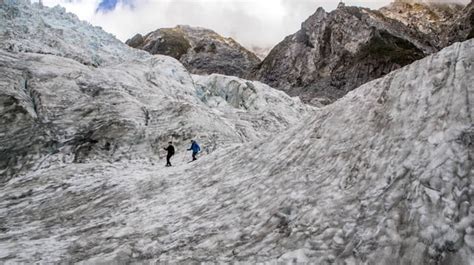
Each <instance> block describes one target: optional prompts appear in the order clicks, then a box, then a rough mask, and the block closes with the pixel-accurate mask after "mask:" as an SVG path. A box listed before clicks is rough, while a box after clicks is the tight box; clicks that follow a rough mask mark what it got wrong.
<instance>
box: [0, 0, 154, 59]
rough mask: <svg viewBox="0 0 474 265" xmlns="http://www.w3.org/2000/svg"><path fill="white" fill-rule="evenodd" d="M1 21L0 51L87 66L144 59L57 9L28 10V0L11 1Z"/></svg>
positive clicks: (100, 31)
mask: <svg viewBox="0 0 474 265" xmlns="http://www.w3.org/2000/svg"><path fill="white" fill-rule="evenodd" d="M0 19H1V21H2V24H0V40H1V41H0V48H1V49H2V50H7V51H11V52H32V53H41V54H53V55H57V56H61V57H66V58H70V59H73V60H76V61H78V62H80V63H83V64H86V65H90V66H100V65H103V64H114V63H117V62H124V61H129V60H134V59H138V58H145V57H146V53H145V52H141V51H137V50H133V49H128V47H126V46H125V45H122V43H121V42H120V41H119V40H118V39H116V38H115V37H114V36H113V35H111V34H109V33H107V32H105V31H103V30H102V29H101V28H100V27H93V26H91V25H90V24H89V23H87V22H84V21H80V20H79V19H78V18H77V16H76V15H74V14H72V13H67V12H66V10H65V9H64V8H62V7H60V6H56V7H54V8H46V7H44V8H41V7H40V6H39V5H38V4H35V8H31V7H30V3H29V1H28V0H10V1H7V2H6V3H5V4H3V5H2V8H1V9H0Z"/></svg>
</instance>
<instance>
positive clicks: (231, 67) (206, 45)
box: [126, 26, 260, 77]
mask: <svg viewBox="0 0 474 265" xmlns="http://www.w3.org/2000/svg"><path fill="white" fill-rule="evenodd" d="M126 43H127V44H128V45H129V46H131V47H134V48H138V49H143V50H145V51H147V52H149V53H151V54H163V55H168V56H172V57H174V58H176V59H178V60H179V61H180V62H181V63H183V65H184V66H185V67H186V68H187V69H188V70H189V71H190V72H191V73H194V74H212V73H217V74H224V75H232V76H238V77H244V76H246V75H247V74H248V73H249V72H250V71H251V70H252V69H253V68H254V67H255V66H256V65H258V64H259V63H260V59H258V57H257V56H256V55H255V54H253V53H252V52H250V51H248V50H247V49H245V48H244V47H242V46H241V45H240V44H238V43H237V42H236V41H235V40H233V39H232V38H224V37H222V36H220V35H219V34H217V33H215V32H214V31H212V30H208V29H204V28H198V27H190V26H177V27H175V28H164V29H158V30H156V31H153V32H150V33H148V34H147V35H145V36H141V35H140V34H137V35H135V36H134V37H133V38H132V39H130V40H128V41H127V42H126Z"/></svg>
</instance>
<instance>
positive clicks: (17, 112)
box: [0, 2, 312, 178]
mask: <svg viewBox="0 0 474 265" xmlns="http://www.w3.org/2000/svg"><path fill="white" fill-rule="evenodd" d="M0 10H1V11H0V12H1V14H3V16H2V17H0V18H1V25H7V26H6V27H4V31H5V32H8V34H7V35H4V40H5V41H4V42H2V44H4V46H2V47H3V50H1V51H0V62H1V64H0V68H1V70H2V76H0V82H1V84H2V91H1V95H0V97H1V101H2V102H3V105H2V108H0V112H1V113H2V115H5V117H8V119H4V120H2V121H1V123H2V127H1V129H0V132H1V133H2V134H1V135H2V137H1V138H0V143H1V146H2V153H1V158H2V163H1V164H0V170H1V171H0V172H2V173H3V175H6V176H8V178H9V177H11V176H13V175H15V174H17V173H18V172H20V171H21V170H24V169H25V168H30V167H32V166H35V165H36V166H37V163H46V164H48V162H47V161H50V160H64V161H74V162H84V161H86V160H96V159H105V160H106V161H116V160H120V159H138V158H142V159H149V158H150V157H154V156H157V155H158V156H159V155H160V154H159V151H160V150H161V149H162V146H161V145H163V144H164V143H167V142H168V140H174V141H176V144H177V145H178V146H179V145H181V144H183V143H185V142H186V144H187V141H189V140H190V139H192V138H197V139H198V140H199V141H200V142H201V144H203V146H204V147H205V149H206V151H208V152H211V151H213V150H214V149H215V148H217V147H218V146H222V145H228V144H235V143H242V142H245V141H249V140H255V139H259V137H267V136H268V134H269V133H272V132H276V131H279V130H283V129H285V128H288V127H289V126H290V125H292V124H294V123H295V122H297V121H298V120H299V119H300V118H301V117H303V116H304V115H306V114H308V113H310V112H312V108H310V107H307V106H305V105H304V104H302V103H301V102H300V101H299V100H298V99H292V98H290V97H288V96H286V95H285V94H284V93H282V92H278V91H276V90H273V89H271V88H270V87H268V86H266V85H263V84H261V83H258V82H247V81H245V82H244V81H241V80H239V79H235V78H229V81H225V82H224V81H219V82H222V84H220V83H218V84H215V82H216V80H226V79H227V77H224V76H221V77H217V76H210V77H196V78H199V80H200V82H202V83H205V82H206V79H207V78H210V79H212V81H213V82H214V87H213V88H212V89H213V90H214V92H216V93H217V92H218V90H221V91H224V90H225V89H226V88H225V87H222V86H226V85H227V84H229V85H231V86H232V88H229V89H228V90H229V91H227V92H225V91H224V92H223V93H220V94H215V95H214V96H213V99H212V100H214V101H216V100H217V99H216V97H218V96H219V95H222V96H226V97H228V96H229V95H230V93H232V95H231V96H232V98H231V100H234V101H235V100H238V104H242V106H245V107H246V109H244V108H236V109H235V110H232V111H231V110H230V109H231V108H227V111H226V112H223V111H222V110H219V109H216V108H214V106H213V105H209V104H208V103H204V102H203V100H206V99H207V98H206V95H205V94H203V93H205V92H207V90H206V88H203V87H200V88H199V89H197V88H196V87H195V85H194V81H193V79H192V77H191V75H190V74H189V72H187V71H186V69H185V68H184V67H183V66H182V65H181V64H180V63H179V62H178V61H177V60H175V59H173V58H171V57H166V56H152V55H150V54H148V53H145V52H137V51H135V50H134V49H132V48H129V47H127V46H126V45H124V44H123V43H121V42H119V41H117V40H116V39H114V38H113V37H112V36H111V35H109V34H106V33H104V32H102V31H101V30H100V29H97V28H93V27H91V26H90V25H87V24H85V23H83V22H80V21H78V20H77V19H76V18H75V17H73V16H71V15H70V14H67V13H64V12H62V11H60V10H59V9H58V8H53V9H47V8H44V9H43V8H40V7H39V5H29V4H28V3H26V2H19V3H18V4H14V5H4V6H2V8H1V9H0ZM58 10H59V11H58ZM11 14H14V15H11ZM31 14H36V15H31ZM12 20H13V22H12ZM37 21H55V23H50V24H47V26H46V24H44V23H43V24H37V25H36V26H34V27H33V29H30V27H32V25H33V24H34V22H37ZM21 29H23V30H21ZM25 31H28V32H29V33H28V34H27V35H26V34H24V32H25ZM58 31H61V32H63V33H62V35H63V36H71V38H65V41H64V42H61V45H58V46H54V47H53V48H51V47H49V44H50V43H49V42H48V41H47V40H45V38H46V36H52V35H54V34H55V33H56V32H58ZM96 32H100V34H97V36H96ZM81 38H83V39H86V41H84V42H81V41H80V39H81ZM89 39H91V40H90V41H87V40H89ZM102 41H103V42H104V43H105V44H104V45H98V43H101V42H102ZM76 43H77V48H75V46H74V45H75V44H76ZM9 44H12V45H14V47H16V48H12V46H10V45H9ZM96 44H97V45H96ZM19 47H21V48H19ZM49 48H51V51H49V50H48V49H49ZM89 55H93V56H92V57H94V58H97V59H98V61H100V62H101V63H100V64H93V63H91V61H88V60H89V59H90V58H92V57H88V56H89ZM262 100H265V101H262ZM223 101H225V99H224V100H223ZM255 104H258V105H255ZM236 107H239V106H236ZM257 108H258V109H257ZM286 112H288V116H286ZM241 116H244V117H245V120H243V119H241ZM260 126H261V127H260ZM262 129H265V130H262ZM44 159H46V160H47V161H43V160H44Z"/></svg>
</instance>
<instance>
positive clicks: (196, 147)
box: [188, 140, 201, 161]
mask: <svg viewBox="0 0 474 265" xmlns="http://www.w3.org/2000/svg"><path fill="white" fill-rule="evenodd" d="M191 150H192V151H193V161H195V160H196V155H197V153H199V151H201V147H199V145H198V144H197V143H196V141H194V140H191V147H190V148H189V149H188V151H191Z"/></svg>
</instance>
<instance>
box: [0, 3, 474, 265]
mask: <svg viewBox="0 0 474 265" xmlns="http://www.w3.org/2000/svg"><path fill="white" fill-rule="evenodd" d="M23 8H24V9H25V10H26V11H25V10H24V11H22V12H26V13H25V14H27V13H28V12H33V13H34V12H44V14H43V15H41V16H40V17H49V16H53V17H54V16H56V15H57V13H56V12H57V11H55V10H52V11H51V10H49V11H48V10H43V9H42V10H41V11H38V10H37V9H38V7H32V6H29V5H25V6H24V7H23ZM30 9H31V10H30ZM0 10H4V7H2V8H0ZM28 10H30V11H28ZM2 12H3V11H2ZM50 13H51V14H52V15H50ZM58 14H59V13H58ZM63 16H69V15H67V14H63V15H58V17H59V18H57V19H59V20H61V19H62V18H63ZM32 17H33V19H36V18H35V16H32ZM16 19H17V22H18V23H19V24H18V25H15V26H11V25H10V26H9V27H8V28H9V29H11V27H13V28H15V30H16V28H21V27H22V25H30V20H29V19H27V18H26V15H22V16H21V17H19V18H16ZM5 20H9V19H6V18H5V17H2V21H0V22H1V23H0V25H2V27H3V25H5V23H4V21H5ZM73 20H74V19H72V20H71V21H73ZM22 21H23V22H22ZM21 23H23V24H21ZM71 23H72V24H71V25H76V23H78V22H71ZM82 27H85V28H82ZM89 27H90V26H88V25H83V26H80V29H79V31H87V32H89V31H90V29H89ZM71 28H73V27H71V26H68V28H66V29H65V30H71ZM86 28H87V29H86ZM53 29H54V28H53ZM68 34H72V35H74V34H76V33H68ZM101 34H102V33H101ZM20 40H21V41H20ZM31 40H35V37H34V36H31ZM41 40H42V39H39V41H38V43H41ZM10 41H12V42H15V43H16V42H18V43H21V44H22V45H26V46H28V45H33V44H29V40H25V39H21V38H19V39H18V41H17V39H15V38H12V40H10ZM38 45H40V44H38ZM71 45H72V44H71ZM116 45H117V46H121V44H116ZM111 49H112V50H118V49H122V48H121V47H116V48H111ZM123 49H128V48H123ZM78 50H80V49H79V48H78ZM105 50H107V49H105ZM102 53H103V51H100V52H98V54H102ZM126 53H127V51H126ZM132 53H133V52H132ZM140 56H141V55H140ZM140 56H139V57H136V58H135V57H134V58H135V59H133V60H130V61H127V60H128V59H127V58H125V57H123V58H125V59H124V60H125V61H121V60H118V59H114V58H110V57H108V56H105V57H104V58H106V59H104V62H105V63H103V64H101V65H99V66H97V67H94V66H92V65H89V64H84V63H83V62H81V60H76V59H74V58H72V57H68V56H67V55H66V54H55V55H51V54H39V53H38V52H33V53H31V52H30V53H25V52H19V53H17V52H14V51H12V50H8V49H6V50H5V49H4V50H2V51H0V67H1V73H2V75H1V76H0V84H1V89H2V90H1V94H0V100H2V101H1V102H2V103H3V104H2V105H0V106H2V107H0V111H1V113H2V117H7V119H3V118H2V121H1V122H2V126H1V127H0V130H1V131H0V144H1V146H2V148H3V149H2V163H3V164H2V166H4V170H5V171H3V173H2V175H3V176H4V175H5V174H6V173H8V172H10V173H11V175H10V177H8V178H4V179H3V183H2V184H1V185H0V231H1V232H2V233H1V234H0V262H4V263H34V262H40V263H75V262H77V263H80V264H111V263H122V264H143V263H165V262H171V263H191V262H200V263H206V262H209V263H212V262H218V263H232V262H241V263H245V264H248V263H256V262H264V263H269V264H276V263H278V262H282V263H292V262H301V263H311V264H334V263H335V264H472V263H473V260H474V254H473V253H474V243H473V242H474V229H473V227H474V207H473V203H474V201H473V198H474V196H473V194H472V193H473V190H474V189H473V188H474V187H473V176H474V174H473V173H474V167H473V165H472V156H473V151H474V149H473V143H472V139H473V137H474V126H473V122H472V117H473V115H474V113H473V112H474V111H473V109H472V107H471V106H472V104H471V103H472V102H471V101H472V98H473V96H472V94H473V93H472V92H473V90H474V87H473V85H472V84H474V75H473V65H474V40H471V41H467V42H463V43H456V44H454V45H453V46H451V47H448V48H446V49H444V50H442V51H441V52H439V53H437V54H435V55H433V56H430V57H428V58H426V59H424V60H421V61H418V62H415V63H414V64H412V65H410V66H407V67H405V68H402V69H400V70H398V71H395V72H393V73H391V74H389V75H387V76H386V77H384V78H382V79H378V80H375V81H373V82H370V83H368V84H366V85H363V86H362V87H360V88H358V89H356V90H354V91H353V92H351V93H349V94H348V95H347V96H346V97H344V98H342V99H341V100H339V101H337V102H336V103H334V104H332V105H330V106H328V107H325V108H323V109H316V110H315V109H312V108H309V107H306V106H304V105H302V104H301V103H300V102H299V101H298V100H295V99H291V98H289V97H286V96H284V95H283V94H282V93H280V92H276V91H275V90H272V89H271V88H269V87H267V86H265V85H262V84H260V83H257V82H249V81H245V80H241V79H237V78H233V77H225V76H220V75H211V76H206V77H200V76H191V75H189V74H188V73H187V72H186V71H185V70H184V68H183V67H182V66H181V65H180V64H179V63H178V62H177V61H175V60H173V59H170V58H167V57H152V56H144V57H140ZM112 57H113V56H112ZM132 57H133V56H132ZM107 62H114V63H110V64H108V63H107ZM25 84H26V85H25ZM6 103H8V104H6ZM143 108H144V109H145V110H146V111H144V109H143ZM147 113H148V114H147ZM104 123H105V124H106V126H105V127H103V126H104V125H102V124H104ZM147 124H148V125H147ZM89 130H91V131H92V132H93V133H92V134H91V135H87V134H84V132H87V131H89ZM173 132H178V133H177V135H173ZM84 135H85V136H84ZM79 136H81V137H82V138H81V137H79ZM86 136H87V137H86ZM195 136H201V139H202V142H205V143H208V144H205V145H204V146H210V144H211V143H214V144H215V145H214V146H215V148H213V151H212V152H209V153H207V152H204V154H202V155H201V156H200V157H199V159H198V160H197V161H195V162H193V163H187V161H189V159H190V154H189V153H187V152H186V151H185V150H184V149H185V147H187V145H186V144H187V141H188V140H189V139H190V138H191V137H195ZM170 137H174V138H175V139H177V145H178V147H179V148H178V153H177V155H176V156H175V157H174V158H173V160H172V163H173V164H174V167H171V168H165V167H164V164H165V161H163V159H160V155H159V150H160V149H161V148H162V147H163V146H162V145H163V144H165V142H166V141H167V140H168V139H169V138H170ZM213 137H214V138H213ZM211 138H212V139H213V140H208V139H211ZM80 139H82V140H84V139H89V140H94V141H97V142H94V141H82V142H80V141H79V140H80ZM56 142H57V143H56ZM107 142H109V145H110V146H109V148H106V146H107V144H106V143H107ZM53 143H56V144H53ZM86 147H87V148H86ZM107 149H108V150H107ZM5 150H8V154H7V153H6V152H5ZM81 150H82V151H81ZM12 152H17V153H12ZM25 152H26V154H24V153H25ZM11 154H12V155H11ZM5 158H8V159H9V160H8V161H9V162H8V163H6V162H4V161H6V160H4V159H5ZM41 161H43V162H41ZM74 161H75V162H74ZM25 163H26V164H29V163H30V164H31V165H29V166H30V167H28V166H27V165H25Z"/></svg>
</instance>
